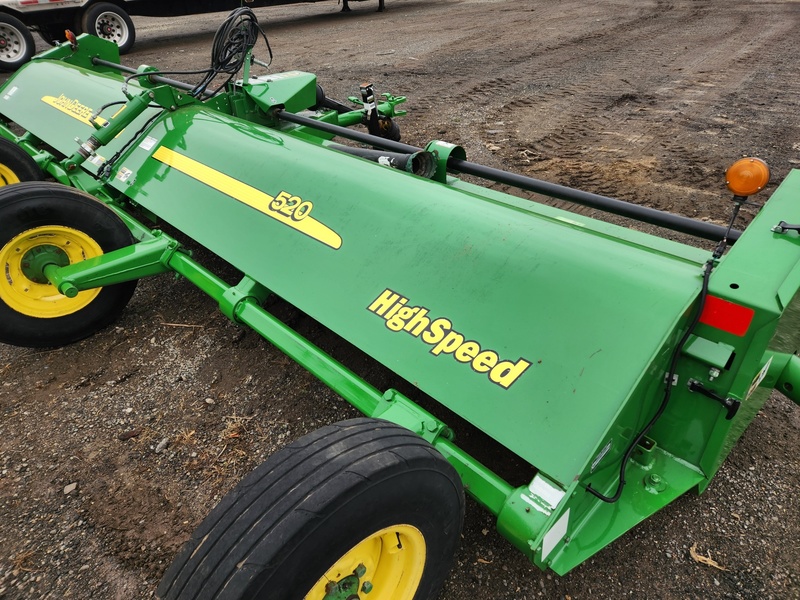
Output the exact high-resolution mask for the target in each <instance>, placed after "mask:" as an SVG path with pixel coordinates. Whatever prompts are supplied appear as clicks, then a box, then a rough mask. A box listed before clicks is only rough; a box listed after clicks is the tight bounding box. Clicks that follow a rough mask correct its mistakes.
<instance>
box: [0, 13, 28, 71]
mask: <svg viewBox="0 0 800 600" xmlns="http://www.w3.org/2000/svg"><path fill="white" fill-rule="evenodd" d="M35 49H36V44H35V42H34V41H33V35H32V34H31V32H30V31H28V28H27V27H26V26H25V24H24V23H23V22H22V21H20V20H19V19H17V18H16V17H12V16H11V15H7V14H5V13H0V69H2V70H4V71H14V70H16V69H18V68H19V67H21V66H22V65H23V64H24V63H26V62H28V61H29V60H30V58H31V56H33V53H34V51H35Z"/></svg>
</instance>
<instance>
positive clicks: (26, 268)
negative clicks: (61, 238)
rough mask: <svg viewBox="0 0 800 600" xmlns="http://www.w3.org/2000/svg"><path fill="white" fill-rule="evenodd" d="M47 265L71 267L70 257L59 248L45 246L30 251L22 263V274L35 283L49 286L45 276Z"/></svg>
mask: <svg viewBox="0 0 800 600" xmlns="http://www.w3.org/2000/svg"><path fill="white" fill-rule="evenodd" d="M47 265H56V266H57V267H66V266H67V265H69V256H67V253H66V252H64V251H63V250H62V249H61V248H59V247H58V246H51V245H49V244H43V245H41V246H36V247H35V248H31V249H30V250H28V251H27V252H26V253H25V255H24V256H23V257H22V260H21V261H20V270H21V271H22V274H23V275H25V277H27V278H28V279H30V280H31V281H33V282H34V283H43V284H49V281H48V280H47V277H45V276H44V268H45V267H46V266H47Z"/></svg>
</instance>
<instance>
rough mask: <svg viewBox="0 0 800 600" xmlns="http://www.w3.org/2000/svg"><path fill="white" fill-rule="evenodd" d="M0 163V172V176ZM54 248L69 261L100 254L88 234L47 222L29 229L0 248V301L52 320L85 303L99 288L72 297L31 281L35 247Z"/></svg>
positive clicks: (28, 313) (94, 295) (25, 312)
mask: <svg viewBox="0 0 800 600" xmlns="http://www.w3.org/2000/svg"><path fill="white" fill-rule="evenodd" d="M2 169H3V167H2V165H0V175H2ZM45 248H46V249H48V251H50V250H55V251H57V252H58V254H59V255H60V256H64V255H66V258H67V259H68V260H69V264H73V263H76V262H80V261H82V260H86V259H87V258H93V257H95V256H100V255H101V254H103V250H102V248H100V245H99V244H98V243H97V242H95V241H94V240H93V239H92V238H91V237H89V236H88V235H86V234H85V233H83V232H82V231H78V230H77V229H71V228H70V227H60V226H57V225H51V226H46V227H37V228H35V229H29V230H28V231H25V232H23V233H21V234H19V235H18V236H16V237H14V238H12V239H11V241H9V242H8V243H7V244H6V245H5V246H3V247H2V248H1V249H0V268H1V269H2V273H0V300H2V301H3V302H4V303H5V304H6V305H7V306H8V307H9V308H11V309H12V310H14V311H16V312H18V313H22V314H23V315H27V316H29V317H36V318H39V319H53V318H56V317H64V316H66V315H71V314H72V313H75V312H78V311H79V310H81V309H82V308H85V307H86V306H88V305H89V304H90V303H91V302H92V300H94V299H95V298H96V297H97V295H98V294H99V293H100V290H101V289H102V288H96V289H92V290H86V291H83V292H80V293H79V294H78V295H77V296H75V297H74V298H67V297H66V296H64V295H63V294H59V293H58V290H56V289H55V288H54V287H53V286H52V285H51V284H50V283H43V282H41V281H39V282H37V281H33V280H32V279H30V278H29V277H28V276H26V273H30V264H29V262H28V261H29V258H30V257H31V256H33V255H35V254H36V252H37V249H39V250H41V249H45Z"/></svg>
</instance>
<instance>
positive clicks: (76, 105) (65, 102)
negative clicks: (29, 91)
mask: <svg viewBox="0 0 800 600" xmlns="http://www.w3.org/2000/svg"><path fill="white" fill-rule="evenodd" d="M42 102H44V103H45V104H49V105H50V106H52V107H53V108H56V109H58V110H60V111H61V112H62V113H64V114H65V115H69V116H70V117H72V118H73V119H77V120H78V121H80V122H81V123H86V124H87V125H92V123H91V122H90V121H89V118H90V117H91V116H92V113H93V112H94V111H93V110H92V109H91V108H89V107H88V106H86V105H85V104H81V103H80V102H78V101H77V100H73V99H72V98H67V97H66V96H65V95H64V94H61V95H60V96H59V97H58V98H56V97H55V96H44V97H43V98H42ZM97 122H98V123H99V124H100V125H105V124H106V123H108V121H106V120H105V119H104V118H103V117H97Z"/></svg>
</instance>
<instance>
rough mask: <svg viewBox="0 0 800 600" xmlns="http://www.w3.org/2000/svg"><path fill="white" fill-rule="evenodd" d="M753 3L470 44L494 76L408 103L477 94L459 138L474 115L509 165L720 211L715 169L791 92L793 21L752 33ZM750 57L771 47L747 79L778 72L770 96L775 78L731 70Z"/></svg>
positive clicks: (698, 211) (641, 198)
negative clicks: (515, 41)
mask: <svg viewBox="0 0 800 600" xmlns="http://www.w3.org/2000/svg"><path fill="white" fill-rule="evenodd" d="M749 10H750V8H749V7H736V6H729V7H726V9H724V10H719V8H718V7H714V6H713V5H712V4H711V3H709V2H704V3H701V4H699V5H698V4H697V3H686V2H684V3H675V2H656V3H654V4H651V5H649V6H645V7H642V8H640V9H639V11H638V14H633V15H630V16H628V18H626V19H624V20H622V21H619V22H615V23H614V24H611V25H609V26H603V27H601V28H599V29H598V30H595V31H593V32H590V33H588V34H586V35H584V36H582V37H579V38H573V39H563V40H558V39H546V40H544V41H543V42H542V43H541V44H540V45H539V46H537V47H536V48H534V49H531V48H525V47H519V46H512V45H504V44H503V43H502V42H500V44H499V46H498V48H497V49H496V50H494V51H493V52H491V53H487V52H485V51H483V50H478V49H476V50H475V51H473V52H470V53H467V54H466V55H464V54H462V55H461V56H460V57H459V60H462V61H463V60H468V61H470V62H476V63H478V64H480V65H481V66H482V67H484V68H485V69H486V71H487V73H491V74H493V75H496V76H494V77H491V78H487V79H486V80H485V81H482V82H479V83H478V84H477V85H473V86H464V85H463V84H462V82H461V81H459V80H451V81H450V82H449V85H447V86H443V89H445V88H446V89H447V91H446V93H444V94H442V95H441V96H438V97H432V98H429V99H428V101H427V102H424V101H423V102H422V103H420V102H419V101H416V100H415V106H414V109H415V111H417V112H422V113H423V116H424V118H426V119H428V118H434V117H435V115H436V113H437V112H438V110H437V109H438V107H439V106H440V105H441V103H442V102H449V101H455V99H456V98H463V97H465V96H467V97H473V98H475V103H474V104H475V105H476V110H475V114H468V115H467V117H468V118H467V120H466V121H465V122H464V124H463V125H462V126H459V127H458V133H459V134H460V135H459V134H457V135H456V136H455V137H457V138H459V141H461V142H462V143H465V142H463V141H462V139H465V140H468V141H470V142H471V143H472V144H473V145H477V144H480V143H481V141H478V142H477V144H476V140H475V139H471V134H470V133H469V131H474V130H475V129H476V127H475V124H476V121H477V122H481V121H483V123H481V125H483V126H484V130H488V131H491V132H492V133H493V136H494V138H495V139H497V140H499V142H497V143H496V142H494V141H493V140H489V141H488V142H486V141H485V140H483V141H482V143H483V144H484V145H486V146H487V147H489V149H490V150H491V151H492V152H494V153H498V154H500V158H503V159H505V161H507V162H509V163H510V165H511V168H512V170H517V171H523V172H527V173H530V174H532V175H534V176H538V177H542V178H546V179H556V180H557V181H559V182H560V183H564V184H566V185H571V186H575V187H581V188H584V189H588V190H590V191H594V192H597V193H601V194H606V195H615V196H619V197H622V198H624V199H629V200H635V201H637V202H640V203H644V204H648V205H651V206H655V207H659V208H661V207H666V206H671V207H672V209H673V210H675V208H676V198H677V199H680V200H679V201H678V205H677V207H678V210H680V211H681V212H684V213H685V214H689V215H692V216H709V215H712V214H716V199H717V198H718V197H719V184H720V178H719V177H718V174H721V173H722V172H723V171H724V168H725V166H726V164H727V163H728V162H730V161H731V160H732V159H733V158H735V157H736V156H738V155H739V154H740V153H743V152H747V151H750V152H756V153H759V154H762V155H763V154H764V150H765V149H766V148H767V147H768V145H769V142H770V140H773V139H774V138H775V137H776V134H777V133H778V130H780V129H781V128H783V127H785V124H784V123H782V122H781V120H780V118H778V119H770V118H769V116H768V115H765V114H764V111H762V110H761V109H763V108H764V107H765V106H767V105H768V104H769V103H773V102H774V103H775V106H774V114H775V115H780V114H786V110H787V105H788V104H791V103H792V102H793V101H794V100H793V99H794V98H796V97H797V95H796V91H797V90H796V87H797V86H796V84H795V83H794V82H793V78H792V76H791V71H790V70H789V68H787V67H788V65H791V64H792V61H793V58H792V56H791V50H790V48H789V46H788V45H786V44H784V43H783V41H785V40H787V39H789V38H790V37H791V36H792V35H793V30H795V29H796V25H795V22H796V21H795V20H794V19H792V18H776V19H773V20H771V21H769V22H764V23H761V24H760V28H758V29H755V30H754V29H753V28H752V25H751V21H750V19H751V15H750V14H749V13H748V11H749ZM785 10H786V12H787V13H793V12H796V8H795V7H792V6H790V5H787V7H786V9H785ZM532 14H536V13H532ZM786 16H787V17H789V16H790V15H789V14H787V15H786ZM529 18H534V17H529ZM545 23H547V20H546V19H545ZM676 31H677V32H678V34H677V36H676ZM460 43H463V40H461V42H460ZM631 48H636V49H637V50H636V51H635V52H633V51H631V50H629V49H631ZM757 53H762V54H763V53H768V54H769V55H771V56H774V63H775V64H776V71H775V72H773V73H771V74H760V75H758V76H756V78H757V79H763V78H766V79H769V80H774V79H775V78H776V77H777V78H779V81H780V82H781V86H782V88H783V89H782V91H781V92H780V93H772V92H771V91H770V88H771V87H774V84H775V82H774V81H772V86H770V85H769V83H768V82H766V81H765V82H760V81H753V74H752V71H751V70H749V69H746V68H737V65H742V64H746V63H747V62H748V61H749V60H751V59H752V58H753V56H755V55H756V54H757ZM445 54H446V53H445ZM441 60H442V64H441V65H435V66H433V67H432V70H434V71H437V72H448V69H447V68H445V65H446V64H447V63H448V62H452V60H453V59H452V58H443V59H441ZM793 92H794V93H793ZM505 98H514V99H513V100H511V101H505V100H504V99H505ZM420 104H422V106H420ZM420 109H421V110H420ZM754 109H756V110H758V112H759V113H761V114H760V115H759V117H756V119H757V120H758V122H754V121H753V116H752V113H753V112H754ZM767 112H768V113H770V112H771V111H769V110H767ZM743 121H744V122H745V124H744V125H743V124H742V122H743ZM754 125H755V126H754ZM644 132H647V133H644ZM698 132H699V133H700V136H701V137H702V138H704V140H705V142H704V143H702V144H697V137H698ZM452 133H453V132H452V131H448V134H449V135H451V137H452ZM472 135H474V134H472ZM490 137H491V136H490ZM720 147H721V149H720ZM751 148H752V150H751ZM767 158H768V157H767ZM774 166H777V167H778V171H779V172H783V171H785V170H786V169H787V168H788V166H787V165H774ZM654 182H655V183H657V184H659V185H658V186H654V185H653V183H654ZM554 204H556V205H560V206H565V207H567V206H569V207H571V204H569V203H564V202H555V203H554ZM577 210H578V211H579V212H583V209H577Z"/></svg>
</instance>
